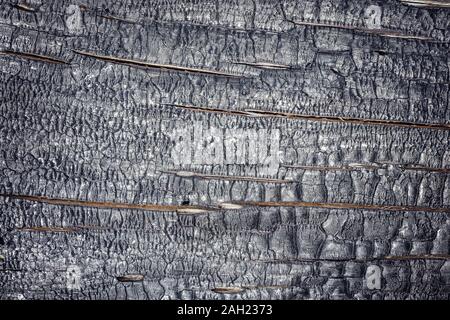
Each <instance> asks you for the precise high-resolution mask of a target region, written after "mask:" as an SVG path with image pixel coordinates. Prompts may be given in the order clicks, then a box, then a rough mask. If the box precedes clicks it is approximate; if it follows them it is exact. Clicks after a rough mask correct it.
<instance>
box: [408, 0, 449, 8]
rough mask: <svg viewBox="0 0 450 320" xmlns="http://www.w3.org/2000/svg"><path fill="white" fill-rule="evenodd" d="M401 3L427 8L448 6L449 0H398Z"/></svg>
mask: <svg viewBox="0 0 450 320" xmlns="http://www.w3.org/2000/svg"><path fill="white" fill-rule="evenodd" d="M400 2H402V3H403V4H406V5H410V6H416V7H427V8H450V1H445V0H441V1H439V0H400Z"/></svg>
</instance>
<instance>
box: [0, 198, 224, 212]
mask: <svg viewBox="0 0 450 320" xmlns="http://www.w3.org/2000/svg"><path fill="white" fill-rule="evenodd" d="M0 196H1V197H7V198H11V199H20V200H26V201H36V202H43V203H48V204H54V205H63V206H81V207H95V208H111V209H137V210H148V211H165V212H168V211H175V212H179V213H186V214H196V213H206V212H208V211H213V210H217V208H212V207H200V206H185V205H159V204H135V203H120V202H109V201H106V202H100V201H83V200H73V199H60V198H47V197H43V196H28V195H18V194H0Z"/></svg>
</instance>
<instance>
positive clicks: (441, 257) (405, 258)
mask: <svg viewBox="0 0 450 320" xmlns="http://www.w3.org/2000/svg"><path fill="white" fill-rule="evenodd" d="M414 260H444V261H446V260H450V255H439V254H436V255H431V254H430V255H405V256H384V257H374V258H365V259H359V258H334V259H333V258H296V259H272V260H251V261H252V262H258V263H314V262H318V261H319V262H320V261H324V262H349V261H352V262H363V263H366V262H376V261H414Z"/></svg>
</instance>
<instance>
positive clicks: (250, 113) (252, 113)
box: [162, 103, 450, 130]
mask: <svg viewBox="0 0 450 320" xmlns="http://www.w3.org/2000/svg"><path fill="white" fill-rule="evenodd" d="M162 105H166V106H172V107H175V108H180V109H185V110H190V111H193V112H212V113H221V114H227V115H237V116H245V117H280V118H286V119H299V120H308V121H319V122H339V123H353V124H362V125H377V126H392V127H404V128H423V129H437V130H450V124H445V123H441V124H438V123H415V122H405V121H396V120H381V119H363V118H350V117H338V116H317V115H302V114H295V113H287V112H277V111H264V110H255V109H245V110H243V111H241V110H226V109H218V108H207V107H196V106H189V105H183V104H170V103H163V104H162Z"/></svg>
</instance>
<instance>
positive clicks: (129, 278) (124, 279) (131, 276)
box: [116, 274, 144, 282]
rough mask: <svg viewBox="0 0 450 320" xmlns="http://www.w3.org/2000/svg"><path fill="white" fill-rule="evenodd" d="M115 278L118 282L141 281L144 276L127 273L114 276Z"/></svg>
mask: <svg viewBox="0 0 450 320" xmlns="http://www.w3.org/2000/svg"><path fill="white" fill-rule="evenodd" d="M116 279H117V280H118V281H120V282H141V281H143V280H144V276H143V275H142V274H127V275H123V276H119V277H116Z"/></svg>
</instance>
